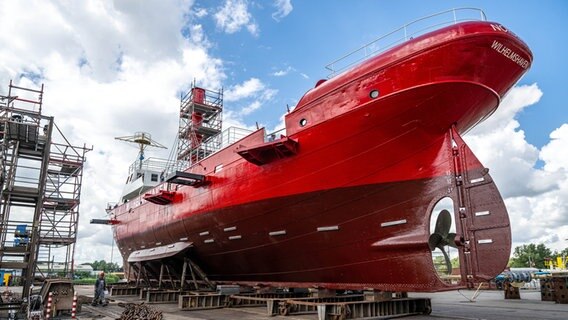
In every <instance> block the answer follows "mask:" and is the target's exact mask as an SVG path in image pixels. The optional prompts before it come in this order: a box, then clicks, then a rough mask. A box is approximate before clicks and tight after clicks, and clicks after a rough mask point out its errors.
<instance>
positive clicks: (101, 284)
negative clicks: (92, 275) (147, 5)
mask: <svg viewBox="0 0 568 320" xmlns="http://www.w3.org/2000/svg"><path fill="white" fill-rule="evenodd" d="M105 290H106V280H105V273H104V272H101V273H100V274H99V277H98V279H97V281H96V282H95V298H94V299H93V303H92V304H91V305H92V306H97V305H98V304H102V305H103V307H105V306H107V304H108V303H107V302H106V300H105Z"/></svg>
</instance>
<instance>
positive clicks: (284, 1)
mask: <svg viewBox="0 0 568 320" xmlns="http://www.w3.org/2000/svg"><path fill="white" fill-rule="evenodd" d="M274 6H275V7H276V12H274V13H273V14H272V19H274V20H276V21H280V20H281V19H282V18H284V17H286V16H287V15H289V14H290V12H292V9H294V7H292V1H291V0H275V1H274Z"/></svg>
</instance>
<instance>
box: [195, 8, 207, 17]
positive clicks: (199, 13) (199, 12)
mask: <svg viewBox="0 0 568 320" xmlns="http://www.w3.org/2000/svg"><path fill="white" fill-rule="evenodd" d="M208 14H209V12H207V9H205V8H196V9H195V10H194V11H193V15H194V16H195V17H196V18H203V17H205V16H207V15H208Z"/></svg>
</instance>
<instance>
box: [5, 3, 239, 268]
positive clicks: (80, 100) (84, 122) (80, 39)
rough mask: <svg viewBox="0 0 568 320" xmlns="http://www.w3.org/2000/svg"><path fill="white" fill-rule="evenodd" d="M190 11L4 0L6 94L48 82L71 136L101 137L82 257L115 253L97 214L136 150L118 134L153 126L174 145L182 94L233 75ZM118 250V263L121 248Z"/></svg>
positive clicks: (92, 166)
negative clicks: (93, 222) (10, 86)
mask: <svg viewBox="0 0 568 320" xmlns="http://www.w3.org/2000/svg"><path fill="white" fill-rule="evenodd" d="M190 9H191V2H186V1H168V2H163V1H150V2H144V4H141V3H138V2H135V1H132V2H124V1H122V2H120V3H116V4H115V3H113V2H107V1H90V2H71V3H66V4H65V5H61V4H58V3H55V4H53V3H50V2H47V1H34V2H32V5H30V4H29V3H23V2H0V28H2V30H3V31H5V32H6V33H4V32H3V33H2V34H0V92H5V91H6V90H5V89H7V84H8V82H9V80H10V79H14V80H15V81H16V84H18V85H21V86H24V87H31V88H36V87H37V86H38V85H40V84H41V83H45V94H44V106H43V110H44V111H43V112H44V114H46V115H52V116H55V121H56V123H57V125H58V126H59V127H60V128H61V130H62V131H63V132H64V133H65V135H66V137H67V138H68V139H69V140H70V141H71V142H72V143H73V144H77V145H82V144H83V142H85V143H87V145H88V146H90V145H94V150H93V151H91V152H89V153H88V154H87V162H86V164H85V169H84V177H83V188H82V197H81V210H80V221H79V234H78V236H79V239H78V243H77V246H76V261H78V262H85V261H92V260H94V259H97V260H100V259H105V260H107V261H109V260H110V252H111V250H110V244H111V242H112V234H111V228H110V227H109V226H101V225H90V224H89V221H90V219H92V218H105V217H106V214H105V210H104V209H105V207H106V204H107V202H112V201H117V200H118V198H119V196H120V193H121V191H122V187H123V185H124V181H125V180H126V170H127V168H128V166H129V165H130V164H131V163H132V162H133V161H134V160H135V159H136V154H137V149H136V148H135V147H130V146H127V145H126V144H124V143H122V142H119V141H115V140H114V137H116V136H124V135H130V134H133V133H134V132H136V131H148V132H150V133H151V134H152V136H153V138H154V139H156V140H157V141H159V142H162V143H165V144H166V145H167V146H168V147H170V144H169V142H171V141H172V138H173V137H174V136H175V132H176V130H177V114H178V107H179V92H180V91H182V90H183V91H185V90H187V89H188V87H189V85H190V83H191V81H192V80H193V79H194V78H195V79H196V80H197V82H198V83H199V84H200V85H202V86H204V87H207V88H220V87H221V83H222V82H223V80H224V79H225V74H224V72H223V61H222V60H220V59H218V58H215V57H212V56H211V55H210V53H209V52H208V48H209V42H208V40H207V38H206V37H205V33H204V31H203V28H202V26H201V25H198V24H193V23H192V22H191V21H190V20H186V19H188V17H191V15H190V14H188V12H189V10H190ZM14 12H25V14H20V15H17V14H14ZM38 21H41V26H38V24H37V22H38ZM182 31H185V32H187V34H185V33H184V34H185V35H186V37H184V36H182ZM229 121H230V119H229ZM167 155H168V151H164V152H156V151H154V152H152V151H149V152H148V156H158V157H167ZM113 258H114V261H115V262H117V261H119V254H118V251H116V249H115V251H114V257H113Z"/></svg>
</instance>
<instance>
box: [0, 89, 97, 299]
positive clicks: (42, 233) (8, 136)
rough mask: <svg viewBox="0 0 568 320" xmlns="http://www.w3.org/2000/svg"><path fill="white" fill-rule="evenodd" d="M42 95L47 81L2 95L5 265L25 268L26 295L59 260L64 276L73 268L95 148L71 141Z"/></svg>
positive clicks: (0, 231)
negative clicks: (86, 174)
mask: <svg viewBox="0 0 568 320" xmlns="http://www.w3.org/2000/svg"><path fill="white" fill-rule="evenodd" d="M42 100H43V85H42V86H41V88H40V89H39V90H35V89H28V88H23V87H18V86H15V85H13V84H12V82H11V81H10V85H9V90H8V95H7V96H0V142H1V143H0V246H1V250H0V268H1V269H11V270H14V271H16V272H18V271H20V272H21V273H20V276H21V285H23V293H24V295H25V294H26V293H27V292H28V291H29V288H30V286H31V285H32V283H33V280H34V278H35V277H36V276H41V277H44V278H45V277H48V276H52V274H50V273H51V272H52V271H53V269H54V268H53V266H54V265H55V264H57V265H58V266H59V267H61V266H63V270H64V274H59V276H65V277H69V276H71V275H72V273H73V262H74V261H73V256H74V251H75V242H76V240H77V224H78V221H79V202H80V195H81V182H82V177H83V164H84V162H85V154H86V152H88V151H90V150H92V149H89V148H86V147H85V146H83V147H75V146H72V145H71V144H70V143H69V141H68V140H67V139H66V138H65V136H63V134H62V133H61V131H60V130H59V128H57V125H55V123H54V121H53V117H48V116H44V115H42V113H41V111H42V102H43V101H42ZM54 137H55V138H56V139H55V140H57V141H54ZM55 257H57V260H55ZM40 266H41V267H40Z"/></svg>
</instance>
